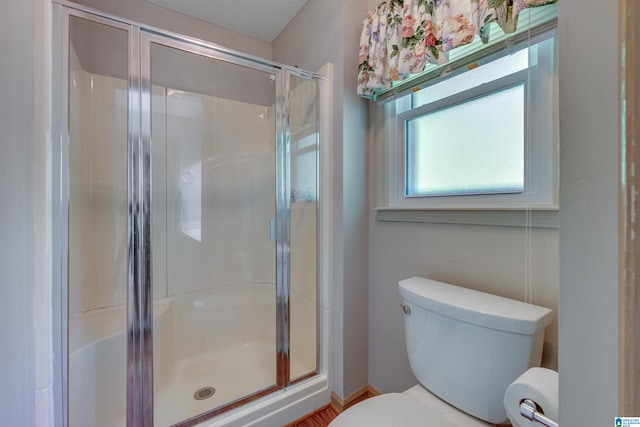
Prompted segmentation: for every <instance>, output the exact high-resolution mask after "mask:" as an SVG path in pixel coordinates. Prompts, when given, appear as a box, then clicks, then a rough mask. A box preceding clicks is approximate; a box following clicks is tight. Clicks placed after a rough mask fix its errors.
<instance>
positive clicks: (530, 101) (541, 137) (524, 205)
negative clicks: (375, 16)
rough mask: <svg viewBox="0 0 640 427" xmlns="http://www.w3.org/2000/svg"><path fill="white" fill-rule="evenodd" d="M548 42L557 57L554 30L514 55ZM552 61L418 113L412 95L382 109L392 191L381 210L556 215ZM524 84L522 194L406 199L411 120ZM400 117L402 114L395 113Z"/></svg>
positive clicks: (533, 62)
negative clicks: (407, 141)
mask: <svg viewBox="0 0 640 427" xmlns="http://www.w3.org/2000/svg"><path fill="white" fill-rule="evenodd" d="M549 38H553V41H552V43H553V45H554V51H557V38H556V31H555V30H552V31H549V32H546V33H544V34H541V35H539V36H538V37H535V38H533V39H531V40H529V41H528V42H527V43H523V44H522V46H520V47H518V46H515V47H514V50H516V49H518V48H524V47H526V46H527V45H530V46H532V49H536V47H535V45H536V44H537V43H539V42H542V41H544V40H546V39H549ZM551 56H555V55H551ZM536 57H537V55H536ZM548 57H549V55H540V57H539V58H533V59H534V60H531V61H530V64H531V65H530V66H529V67H528V68H527V69H525V70H523V71H518V72H515V73H513V74H510V75H508V76H505V77H501V78H498V79H496V80H493V81H491V82H489V83H487V84H483V85H480V86H477V87H474V88H471V89H469V90H466V91H464V92H460V93H457V94H454V95H452V96H450V97H447V98H444V99H441V100H437V101H434V102H432V103H430V104H426V105H422V106H420V107H417V108H415V109H410V108H409V106H410V102H411V101H410V95H409V96H404V97H402V98H399V99H396V100H393V101H391V102H388V103H386V104H385V105H384V106H381V107H378V108H383V109H384V110H385V111H384V113H383V114H380V111H379V112H378V113H379V114H378V118H379V119H380V118H382V117H385V121H386V123H385V124H383V125H382V126H380V127H379V128H378V130H379V131H380V130H382V132H381V134H386V135H387V143H386V146H387V152H386V156H385V157H386V158H387V164H386V170H387V173H386V174H385V175H386V177H387V178H386V181H387V183H386V184H387V185H386V189H383V191H382V193H383V194H382V197H380V199H382V202H383V203H382V204H381V205H382V206H381V207H380V208H379V210H384V209H388V210H389V209H391V210H393V209H411V210H525V209H526V210H557V209H558V181H559V173H558V170H559V160H558V153H559V149H558V145H559V144H558V123H557V64H556V62H557V61H556V60H555V58H554V59H552V60H551V61H548V60H547V58H548ZM492 59H496V58H492ZM535 59H538V60H535ZM520 82H524V84H525V141H524V143H525V172H524V174H525V188H524V191H523V192H522V193H508V194H465V195H451V196H442V195H438V196H424V197H416V196H405V170H404V168H405V157H404V156H405V139H404V137H405V128H406V126H405V124H406V121H407V120H409V119H411V118H414V117H417V116H420V115H423V114H425V113H427V112H430V111H437V110H438V109H441V108H446V107H447V106H451V105H454V104H458V103H461V102H464V101H467V100H470V99H473V98H476V97H479V96H482V95H484V94H488V93H491V92H495V91H497V90H500V89H506V88H507V87H510V86H513V85H515V84H518V83H520ZM427 90H428V89H427ZM542 93H545V94H546V93H551V94H552V95H551V99H547V100H546V101H545V100H543V99H541V98H542V97H540V96H538V95H539V94H542ZM541 102H542V103H541ZM396 111H401V112H399V113H396ZM385 127H386V130H385V129H384V128H385ZM385 193H386V194H385Z"/></svg>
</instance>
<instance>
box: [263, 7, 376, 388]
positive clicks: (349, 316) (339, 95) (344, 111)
mask: <svg viewBox="0 0 640 427" xmlns="http://www.w3.org/2000/svg"><path fill="white" fill-rule="evenodd" d="M366 6H367V5H366V2H365V1H348V2H345V1H338V0H330V1H325V0H310V1H309V2H308V3H307V4H306V5H305V6H304V8H303V9H302V10H301V11H300V12H299V13H298V15H297V16H296V18H294V20H293V21H292V22H291V23H290V24H289V25H288V26H287V27H286V28H285V29H284V31H283V32H282V33H281V34H280V35H279V36H278V37H277V38H276V40H275V41H274V43H273V59H274V60H275V61H278V62H281V63H286V64H291V65H297V66H299V67H301V68H305V69H308V70H318V69H320V67H321V66H322V65H323V64H325V63H327V62H330V63H333V64H334V67H335V68H334V70H335V71H334V79H333V82H331V84H332V85H333V104H332V113H333V133H332V135H331V136H332V141H333V154H334V156H333V159H332V162H333V165H332V169H333V173H332V180H333V187H332V191H333V196H334V198H333V200H332V203H333V206H334V210H333V217H332V221H333V227H334V233H333V236H334V246H333V248H332V250H331V252H330V253H331V255H332V264H333V266H332V267H333V276H332V278H331V281H332V286H333V317H332V318H333V342H332V354H333V359H332V381H333V384H332V386H333V390H334V391H335V392H336V393H337V394H338V395H339V396H340V397H341V398H347V397H349V396H351V395H352V394H353V393H355V392H357V391H359V390H360V389H362V388H363V387H364V386H366V385H367V383H368V379H367V375H368V374H367V347H368V344H367V334H366V331H367V328H368V326H367V315H368V313H367V310H368V307H367V294H368V279H367V275H368V270H367V262H368V257H367V253H368V250H369V246H368V239H367V221H368V220H367V203H368V202H367V178H366V173H367V164H366V162H367V157H366V143H365V141H366V137H365V129H366V109H365V107H366V103H365V102H364V101H362V100H361V99H359V98H358V97H357V96H356V95H355V82H356V72H357V62H356V61H357V55H355V53H354V54H351V52H357V47H358V41H359V37H360V28H361V26H360V23H361V21H362V17H363V16H365V15H366Z"/></svg>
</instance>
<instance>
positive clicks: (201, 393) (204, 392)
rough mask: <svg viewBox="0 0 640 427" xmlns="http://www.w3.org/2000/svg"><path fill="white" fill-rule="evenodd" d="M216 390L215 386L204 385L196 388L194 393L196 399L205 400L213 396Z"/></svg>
mask: <svg viewBox="0 0 640 427" xmlns="http://www.w3.org/2000/svg"><path fill="white" fill-rule="evenodd" d="M215 392H216V389H215V388H213V387H202V388H199V389H198V390H196V392H195V393H193V398H194V399H195V400H205V399H208V398H210V397H211V396H213V395H214V394H215Z"/></svg>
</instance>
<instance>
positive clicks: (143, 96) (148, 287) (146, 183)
mask: <svg viewBox="0 0 640 427" xmlns="http://www.w3.org/2000/svg"><path fill="white" fill-rule="evenodd" d="M137 31H138V32H139V33H138V37H139V38H138V44H137V45H136V47H137V50H138V51H137V52H136V53H137V55H135V56H136V58H137V61H138V76H139V80H138V84H139V90H140V92H139V97H140V98H139V100H140V105H139V108H140V112H139V116H138V117H139V120H140V136H141V141H140V142H141V147H140V149H141V153H142V157H141V159H140V161H141V162H142V165H141V171H140V172H141V173H140V180H141V197H142V200H141V202H142V218H141V219H142V262H143V265H142V279H143V281H142V283H141V285H142V288H141V289H140V292H141V303H142V308H141V313H142V319H141V322H142V324H141V334H142V336H141V339H142V360H141V363H142V381H143V385H142V389H143V390H144V395H143V397H142V405H143V408H144V409H143V411H144V426H145V427H153V417H154V410H153V403H154V399H153V391H154V390H153V266H152V246H151V245H152V242H151V238H152V235H153V234H152V231H153V230H152V228H153V224H152V223H151V209H152V206H153V204H152V203H153V199H152V198H153V192H152V179H153V178H152V176H151V167H152V164H151V159H152V157H151V53H150V52H151V43H150V42H149V41H147V40H146V38H145V34H144V33H141V32H140V29H138V30H137Z"/></svg>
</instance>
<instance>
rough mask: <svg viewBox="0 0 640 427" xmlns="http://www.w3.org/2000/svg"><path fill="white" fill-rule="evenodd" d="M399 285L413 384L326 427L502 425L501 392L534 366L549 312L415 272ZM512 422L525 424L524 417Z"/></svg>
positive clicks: (363, 404) (353, 409)
mask: <svg viewBox="0 0 640 427" xmlns="http://www.w3.org/2000/svg"><path fill="white" fill-rule="evenodd" d="M399 288H400V295H401V297H402V301H403V303H402V305H401V307H402V309H403V312H404V330H405V337H406V343H407V353H408V355H409V363H410V366H411V370H412V371H413V374H414V375H415V377H416V379H417V380H418V381H419V383H420V384H418V385H416V386H414V387H412V388H410V389H408V390H406V391H404V392H402V393H387V394H383V395H380V396H376V397H373V398H371V399H367V400H365V401H363V402H361V403H359V404H357V405H355V406H353V407H351V408H349V409H347V410H346V411H344V412H343V413H342V414H340V415H339V416H338V417H337V418H336V419H335V420H333V422H331V424H329V427H360V426H367V427H422V426H424V427H479V426H494V425H496V424H505V423H508V422H509V419H508V417H507V412H506V410H505V407H504V403H503V399H504V395H505V391H506V389H507V387H508V386H509V385H510V384H511V383H512V382H513V381H514V380H516V379H517V378H518V377H519V376H520V375H521V374H523V373H524V372H525V371H527V370H528V369H529V368H531V367H534V366H539V365H540V361H541V358H542V344H543V337H544V328H545V327H546V326H547V325H549V324H550V323H551V320H552V312H551V310H549V309H547V308H543V307H539V306H535V305H531V304H526V303H523V302H520V301H515V300H512V299H508V298H503V297H499V296H495V295H490V294H487V293H484V292H478V291H474V290H471V289H466V288H462V287H459V286H455V285H451V284H448V283H443V282H438V281H435V280H429V279H424V278H421V277H412V278H410V279H406V280H402V281H400V282H399ZM512 423H513V425H514V426H515V427H521V426H527V425H531V424H530V423H531V422H530V421H528V420H527V419H525V418H522V421H521V423H520V420H518V419H515V420H512ZM527 423H529V424H527Z"/></svg>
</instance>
